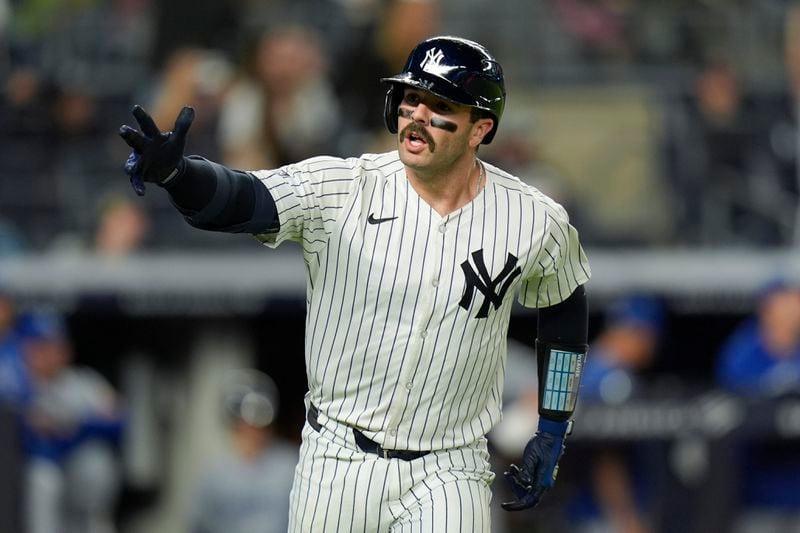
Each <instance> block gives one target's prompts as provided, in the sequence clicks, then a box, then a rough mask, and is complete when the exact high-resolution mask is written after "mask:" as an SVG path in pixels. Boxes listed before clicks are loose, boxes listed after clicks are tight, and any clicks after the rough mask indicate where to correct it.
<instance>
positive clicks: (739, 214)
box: [666, 58, 795, 245]
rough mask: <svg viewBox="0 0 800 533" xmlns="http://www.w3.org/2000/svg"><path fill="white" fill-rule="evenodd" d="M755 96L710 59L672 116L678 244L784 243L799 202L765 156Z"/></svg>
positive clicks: (669, 151) (670, 164)
mask: <svg viewBox="0 0 800 533" xmlns="http://www.w3.org/2000/svg"><path fill="white" fill-rule="evenodd" d="M755 109H756V107H755V105H754V101H753V97H752V95H750V94H748V93H747V92H746V90H745V87H744V86H743V84H742V82H741V80H740V78H739V76H738V74H737V72H736V71H735V68H734V67H733V65H732V64H731V63H730V62H728V61H725V60H721V59H718V58H714V59H711V60H709V61H708V62H707V63H706V64H705V65H704V66H703V68H702V69H701V70H700V71H699V72H698V74H697V76H696V78H695V79H694V83H693V85H692V92H691V94H690V95H689V96H688V97H687V98H686V100H685V101H684V102H682V104H681V105H680V106H679V108H677V109H671V110H670V109H668V117H667V118H668V124H667V125H668V130H667V134H666V143H667V145H666V157H667V160H666V164H667V174H668V177H669V180H670V183H671V186H672V187H673V192H674V201H675V210H676V212H675V220H676V228H675V230H676V238H677V239H678V240H679V241H680V242H687V243H694V244H715V245H720V244H752V245H776V244H781V243H785V242H786V240H787V239H788V238H789V236H790V234H791V231H792V229H793V224H794V213H795V211H794V210H795V208H794V205H795V201H794V199H793V197H792V195H788V194H786V192H787V191H786V190H785V186H786V184H784V183H783V180H782V178H781V176H780V172H779V168H778V162H777V161H776V159H775V156H774V154H772V153H771V152H770V151H769V150H767V149H765V142H764V140H763V137H765V136H766V134H765V133H764V132H762V131H760V129H759V122H758V120H757V116H758V115H756V114H755Z"/></svg>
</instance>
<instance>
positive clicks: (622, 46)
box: [551, 0, 636, 61]
mask: <svg viewBox="0 0 800 533" xmlns="http://www.w3.org/2000/svg"><path fill="white" fill-rule="evenodd" d="M551 3H552V6H553V10H554V11H555V13H556V15H557V17H558V20H559V21H560V22H561V24H562V25H563V27H564V30H565V31H567V32H568V33H569V34H570V35H572V36H573V38H574V39H575V41H576V42H577V43H578V44H579V46H580V51H581V53H582V55H583V56H585V57H586V58H588V59H593V60H601V61H602V60H623V61H630V60H632V59H633V57H634V55H635V48H634V43H633V42H632V40H631V31H630V29H629V28H628V24H629V20H628V19H629V18H630V17H631V12H632V11H633V8H634V7H635V4H636V2H631V1H629V0H598V1H593V2H586V1H584V0H551Z"/></svg>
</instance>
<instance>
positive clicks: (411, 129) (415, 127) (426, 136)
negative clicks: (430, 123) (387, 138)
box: [400, 122, 436, 152]
mask: <svg viewBox="0 0 800 533" xmlns="http://www.w3.org/2000/svg"><path fill="white" fill-rule="evenodd" d="M411 133H416V134H417V135H419V136H420V137H422V139H423V140H424V141H425V142H426V143H428V150H430V151H431V152H433V151H434V150H436V141H434V140H433V137H431V134H430V133H428V130H426V129H425V128H424V127H422V126H420V125H419V124H418V123H416V122H410V123H409V124H408V126H406V127H405V128H403V131H401V132H400V140H401V141H402V140H403V139H405V138H406V137H408V135H409V134H411Z"/></svg>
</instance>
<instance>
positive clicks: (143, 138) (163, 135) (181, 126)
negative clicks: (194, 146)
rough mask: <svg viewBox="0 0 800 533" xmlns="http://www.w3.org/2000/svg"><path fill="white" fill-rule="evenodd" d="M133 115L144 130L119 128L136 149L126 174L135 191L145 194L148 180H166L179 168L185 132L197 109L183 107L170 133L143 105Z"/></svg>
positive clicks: (123, 136) (155, 181)
mask: <svg viewBox="0 0 800 533" xmlns="http://www.w3.org/2000/svg"><path fill="white" fill-rule="evenodd" d="M133 116H134V118H136V122H138V123H139V128H140V130H141V131H139V130H136V129H134V128H131V127H130V126H128V125H123V126H122V127H120V129H119V135H120V137H122V138H123V139H124V140H125V142H126V143H127V144H128V146H130V147H131V148H133V151H132V152H131V153H130V155H129V156H128V160H127V161H126V162H125V173H126V174H128V176H129V177H130V180H131V185H132V186H133V190H135V191H136V194H138V195H139V196H143V195H144V191H145V186H144V182H145V181H149V182H152V183H164V182H165V181H167V180H168V179H170V178H172V177H173V176H174V175H175V174H177V173H178V172H179V171H180V169H181V167H182V164H183V150H184V148H185V146H186V133H187V132H188V131H189V126H191V125H192V121H193V120H194V109H192V108H191V107H184V108H183V109H181V112H180V113H179V114H178V118H177V119H176V120H175V127H174V128H173V130H172V131H167V132H161V130H159V129H158V126H156V123H155V121H154V120H153V118H152V117H151V116H150V115H149V114H147V112H146V111H145V110H144V109H142V107H141V106H138V105H137V106H134V108H133Z"/></svg>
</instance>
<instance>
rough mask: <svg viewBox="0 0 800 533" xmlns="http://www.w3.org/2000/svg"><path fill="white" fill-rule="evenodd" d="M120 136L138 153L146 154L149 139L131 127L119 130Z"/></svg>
mask: <svg viewBox="0 0 800 533" xmlns="http://www.w3.org/2000/svg"><path fill="white" fill-rule="evenodd" d="M119 136H120V137H122V139H123V140H124V141H125V142H126V143H127V144H128V146H130V147H131V148H133V149H134V150H136V151H137V152H140V153H141V152H144V149H145V147H146V146H147V138H146V137H145V136H144V135H142V134H141V133H140V132H138V131H137V130H135V129H133V128H131V127H130V126H122V127H121V128H120V129H119Z"/></svg>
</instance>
